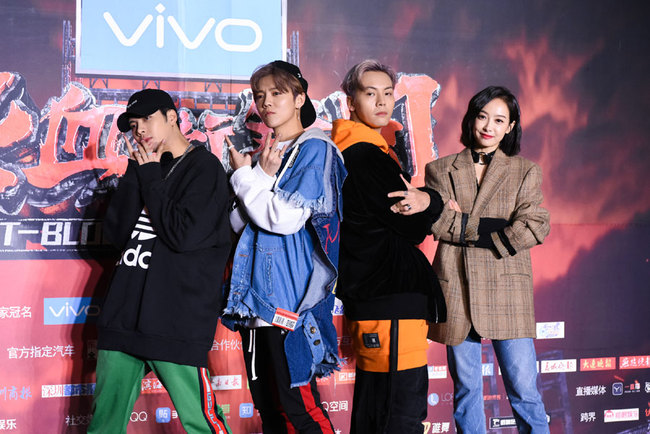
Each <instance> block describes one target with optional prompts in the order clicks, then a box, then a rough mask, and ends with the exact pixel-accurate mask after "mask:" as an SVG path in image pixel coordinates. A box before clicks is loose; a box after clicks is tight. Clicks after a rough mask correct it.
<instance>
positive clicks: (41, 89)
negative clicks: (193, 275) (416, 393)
mask: <svg viewBox="0 0 650 434" xmlns="http://www.w3.org/2000/svg"><path fill="white" fill-rule="evenodd" d="M334 3H335V4H332V5H331V6H328V4H329V3H328V2H323V4H317V3H315V2H306V1H305V2H301V1H297V0H296V1H294V0H245V1H234V0H232V1H226V2H213V1H210V0H193V1H191V2H190V1H188V0H176V1H169V0H156V1H150V0H141V1H138V2H132V1H130V0H116V1H112V2H103V1H100V0H77V2H76V4H75V3H74V2H70V1H64V0H34V1H31V2H18V1H9V2H7V3H3V4H2V5H0V17H2V18H1V19H0V20H1V21H0V35H1V36H2V37H3V39H4V44H5V45H7V46H8V47H10V48H8V49H4V48H3V49H2V50H7V51H2V52H1V53H0V54H2V55H1V56H0V57H1V58H2V59H3V60H2V62H0V327H1V330H2V333H0V431H12V432H20V433H64V432H80V433H83V432H85V431H86V428H87V426H88V424H89V421H90V419H91V417H92V413H91V403H92V395H93V392H94V390H95V366H96V357H97V332H96V329H95V326H94V323H95V320H96V318H97V316H98V315H99V313H100V312H101V305H102V299H103V296H104V294H105V291H106V288H107V285H108V282H109V281H110V276H111V272H112V270H113V267H114V264H115V262H116V260H117V258H118V257H119V252H117V251H115V250H114V249H113V248H112V247H111V246H110V245H109V244H107V242H105V240H104V239H103V236H102V216H103V213H104V210H105V208H106V204H107V199H108V198H110V194H111V192H112V191H113V190H114V189H115V188H116V186H117V183H118V182H119V178H120V177H121V176H122V174H123V173H124V171H125V169H126V164H127V154H126V149H125V142H124V139H123V137H122V136H121V134H120V133H119V131H118V129H117V125H116V119H117V116H119V114H120V113H122V112H123V111H124V108H125V103H126V100H127V99H128V97H129V95H130V94H131V93H133V92H134V91H136V90H139V89H142V88H144V87H151V88H162V89H165V90H167V91H169V92H170V93H171V94H172V95H173V97H174V98H175V100H176V101H177V102H178V103H179V106H181V109H180V117H181V130H182V131H183V133H184V134H185V135H186V137H187V138H188V139H189V140H190V141H191V142H192V143H193V144H195V145H197V146H205V147H206V148H207V149H209V150H210V151H211V152H212V153H213V154H215V155H216V156H217V157H219V159H221V161H222V163H223V165H224V168H225V169H226V170H227V171H229V170H230V167H229V164H228V160H227V149H226V148H225V147H224V138H225V137H226V136H228V137H230V138H231V140H232V141H233V143H234V144H235V146H236V147H237V148H238V149H249V150H255V149H256V148H257V147H258V146H259V144H260V143H261V138H262V137H263V136H264V135H265V134H266V132H267V131H268V129H267V127H266V126H265V125H264V124H263V123H261V121H260V118H259V116H258V114H257V112H256V108H255V105H254V104H253V101H252V96H251V92H250V89H249V86H248V83H247V80H248V77H249V76H250V74H251V72H252V71H253V70H254V69H255V67H256V66H258V65H260V64H263V63H266V62H269V61H272V60H275V59H279V58H285V59H288V60H290V61H293V62H300V64H301V68H302V70H303V72H304V74H305V76H306V78H307V79H308V80H309V81H310V96H311V98H312V100H313V103H314V105H315V107H316V111H317V114H318V119H317V121H316V123H315V124H314V128H321V129H323V130H325V131H326V132H328V133H329V131H330V129H331V125H332V122H333V121H334V120H335V119H338V118H345V117H348V116H349V111H348V108H347V103H346V98H345V95H344V94H343V93H342V92H340V91H338V90H337V89H338V84H339V82H340V80H341V78H342V76H343V75H344V74H345V72H346V71H347V69H348V68H349V67H350V66H351V65H353V64H354V63H356V62H358V61H360V60H362V59H363V58H365V57H377V58H379V59H380V60H382V61H384V62H386V63H391V64H393V65H394V66H395V68H396V69H397V70H399V71H402V72H400V73H399V79H398V83H397V86H396V91H395V94H396V101H397V102H396V106H395V110H394V112H393V120H392V122H391V124H390V125H389V126H388V127H387V128H385V129H384V131H383V132H382V134H383V135H384V137H386V139H387V141H388V142H389V144H390V145H391V146H393V148H394V149H395V151H396V154H397V155H398V157H399V159H400V161H401V163H402V165H403V166H404V168H405V170H407V171H408V172H410V173H411V174H412V175H413V179H414V181H413V183H414V184H416V185H422V184H423V182H424V179H423V168H424V165H425V164H426V163H427V162H429V161H431V160H432V159H435V158H438V157H439V156H444V155H448V154H450V153H454V152H458V151H459V150H460V149H461V145H460V144H459V142H458V136H459V135H460V119H461V118H462V115H463V114H464V111H465V109H466V107H467V101H468V100H469V97H471V95H472V94H474V93H475V92H476V91H478V90H480V89H481V88H482V87H484V86H485V85H487V84H493V82H495V84H497V82H498V84H506V85H507V86H508V87H511V88H512V89H513V90H514V91H515V93H516V94H518V95H520V102H521V105H522V113H523V122H524V134H525V135H524V138H525V139H524V144H523V155H524V156H526V157H527V158H530V159H532V160H534V161H536V162H537V163H538V164H540V165H541V166H542V168H543V171H544V177H545V180H544V192H545V206H546V207H547V208H549V210H550V211H551V215H552V230H551V235H550V236H549V237H548V239H547V241H546V242H545V244H544V245H542V246H538V247H535V248H534V249H533V250H532V256H533V267H534V275H535V288H536V289H535V297H536V310H537V321H538V323H537V335H538V338H537V340H536V348H537V353H538V354H537V356H538V371H539V373H540V375H539V379H538V386H539V389H540V391H541V393H542V395H543V399H544V402H545V405H546V410H547V414H548V418H549V420H550V426H551V432H552V433H574V432H575V433H641V432H643V433H645V432H648V428H649V427H650V422H649V421H650V336H649V329H650V326H649V325H650V323H649V322H648V309H649V307H650V296H649V295H648V283H647V282H648V281H649V278H650V260H649V259H648V258H649V256H650V252H649V251H648V246H649V245H650V231H649V230H648V221H649V217H650V211H649V210H650V199H649V197H650V195H648V194H647V193H648V176H647V167H648V163H649V158H648V156H647V155H648V153H647V152H646V151H647V150H645V149H644V148H643V152H641V150H642V146H645V145H647V133H645V134H643V133H642V132H641V129H640V128H638V126H639V125H642V122H641V123H639V122H636V121H635V119H636V118H635V115H633V113H635V111H634V109H632V108H628V106H629V107H634V106H635V105H634V104H633V103H630V104H626V101H625V100H624V98H623V97H624V96H629V97H630V98H632V102H634V98H635V96H634V95H636V94H637V92H636V91H633V90H632V88H630V87H629V86H628V85H626V84H625V83H627V82H630V81H632V82H634V83H636V85H637V86H639V87H640V89H641V90H642V91H641V92H638V93H639V94H642V95H643V94H645V95H646V96H647V95H648V83H647V79H646V80H645V81H643V79H641V78H639V77H640V76H637V75H635V74H634V73H631V74H632V75H631V77H630V78H629V79H628V81H627V82H626V81H624V80H623V81H621V85H620V86H618V85H617V84H615V83H613V82H608V80H610V79H611V77H609V76H608V75H607V74H608V73H610V72H611V68H610V69H608V68H606V67H604V66H603V65H605V61H604V60H602V59H601V57H607V59H613V60H612V61H613V62H620V63H623V62H626V61H628V60H629V59H641V58H644V59H646V58H647V56H636V54H638V53H637V52H636V51H634V50H632V51H633V52H632V53H630V57H629V59H628V58H627V57H621V56H623V54H620V53H621V51H620V50H619V51H616V53H619V54H617V55H612V54H611V53H612V52H610V51H608V50H616V49H615V48H613V45H612V44H614V43H613V42H611V41H612V40H616V41H618V43H620V44H623V43H624V42H627V41H631V40H634V38H635V37H637V36H638V37H639V38H640V39H643V37H642V36H639V35H641V34H642V33H639V32H642V31H641V30H639V29H640V28H641V27H638V28H637V27H635V26H636V25H637V21H636V20H632V21H630V22H629V23H628V24H627V25H623V24H621V23H622V22H625V20H624V18H629V17H628V15H630V16H635V14H634V13H633V12H628V13H627V14H623V13H622V12H617V13H616V14H614V15H615V17H618V19H613V20H608V19H607V17H608V14H609V12H608V11H605V10H604V9H600V8H596V9H594V10H593V11H591V12H590V13H591V14H592V15H593V17H592V18H593V20H594V21H595V22H598V23H601V22H602V23H613V24H608V25H609V26H610V27H607V26H605V27H604V30H603V32H602V34H600V35H601V36H600V39H591V35H592V33H591V32H592V29H591V27H590V26H588V25H582V24H581V25H576V26H574V27H572V29H573V31H570V30H567V29H566V28H564V27H561V26H558V23H562V21H557V18H555V16H554V15H553V14H551V13H547V12H543V11H542V9H544V8H541V7H540V6H539V5H536V4H531V5H521V4H519V3H518V2H514V1H502V2H498V5H499V7H501V8H505V9H503V10H498V8H497V10H492V9H489V8H487V5H483V4H480V5H479V4H475V5H474V6H471V5H453V6H452V5H443V4H442V3H441V2H429V1H424V0H422V1H406V0H402V1H396V2H391V5H390V6H386V7H385V10H382V9H377V3H376V2H370V1H365V0H364V1H361V2H356V4H355V5H349V4H347V3H346V2H342V1H338V0H337V1H335V2H334ZM557 4H558V7H560V5H562V3H559V2H557ZM337 7H338V9H337ZM566 8H567V9H566V10H564V13H565V15H566V16H568V17H575V18H578V17H579V18H580V19H581V20H584V17H583V16H582V15H581V13H582V12H584V10H581V9H579V8H571V7H568V6H567V7H566ZM486 17H490V20H493V21H494V22H496V23H501V25H496V24H495V25H491V24H489V23H488V20H487V19H486ZM513 22H515V23H519V22H520V23H521V27H518V26H519V24H512V23H513ZM581 22H582V21H581ZM617 23H618V24H617ZM630 23H631V24H630ZM505 24H507V26H506V25H505ZM639 26H640V24H639ZM628 27H630V28H631V29H632V30H630V31H629V32H628V31H627V30H626V29H627V28H628ZM526 28H527V29H529V32H530V33H528V34H527V33H526V32H525V31H524V30H522V29H526ZM558 29H561V30H558ZM579 29H582V31H583V32H584V36H583V37H578V36H576V34H577V32H578V30H579ZM634 29H636V30H634ZM522 35H524V36H522ZM564 40H567V41H569V40H570V41H572V42H571V43H564V42H563V41H564ZM646 40H647V39H646ZM438 44H439V45H440V49H439V50H438V49H437V48H436V46H437V45H438ZM614 45H615V44H614ZM622 46H624V47H629V45H625V44H623V45H622ZM553 47H555V48H557V47H561V48H562V49H561V50H556V49H555V48H553ZM630 50H631V49H630ZM438 51H440V53H441V54H440V53H438ZM646 54H647V53H646ZM612 56H613V57H612ZM616 56H619V57H616ZM645 65H646V66H647V61H646V63H645ZM632 69H633V68H632ZM641 69H642V68H641ZM617 71H619V72H621V73H622V68H621V67H619V68H618V69H617ZM601 76H602V77H601ZM634 80H636V81H634ZM603 82H608V83H610V85H611V87H610V88H609V89H608V90H607V92H605V93H606V94H607V95H606V96H604V97H603V98H602V99H598V98H599V97H598V96H594V94H593V93H592V92H600V91H604V89H589V90H586V89H588V88H589V86H598V85H599V84H601V83H603ZM619 94H620V95H621V96H619ZM576 101H578V102H576ZM603 101H604V102H603ZM641 107H645V108H650V107H648V102H647V101H646V102H645V106H643V104H641ZM595 113H598V114H600V115H601V116H602V117H598V116H594V114H595ZM603 117H604V118H605V119H603ZM622 119H626V120H627V123H624V122H623V123H621V122H618V121H621V120H622ZM621 128H624V129H625V132H621V130H620V129H621ZM434 136H435V140H434ZM621 139H625V140H621ZM612 148H615V149H612ZM606 149H609V150H610V152H608V153H606V152H602V151H603V150H606ZM614 169H615V170H614ZM644 193H645V194H644ZM421 248H422V249H423V250H424V251H425V253H426V254H427V255H428V256H429V257H430V258H432V257H433V254H434V252H435V243H434V242H433V240H432V239H431V237H429V238H428V239H427V240H426V241H425V243H424V244H423V245H422V246H421ZM220 290H221V288H216V287H215V291H220ZM333 314H334V321H335V325H336V327H337V331H338V336H339V338H338V341H339V355H340V358H341V365H340V370H339V371H336V372H335V373H333V374H332V375H331V376H329V377H327V378H322V379H319V380H318V384H319V389H320V392H321V398H322V401H323V405H324V406H325V408H326V409H327V411H328V413H329V415H330V417H331V419H332V422H333V424H334V426H335V428H337V433H346V432H348V431H349V418H350V412H351V409H352V392H353V387H354V380H355V361H354V357H353V353H352V348H351V339H350V336H349V334H348V331H347V328H346V324H345V318H344V312H343V307H342V305H341V304H340V302H338V301H337V304H336V305H335V307H334V311H333ZM215 315H218V312H215ZM429 345H430V346H429V351H428V371H429V380H430V381H429V395H428V416H427V418H426V421H425V423H424V429H423V431H424V433H426V434H429V433H446V432H450V433H452V432H455V427H454V423H453V417H452V409H453V384H452V381H451V378H450V376H449V372H448V368H447V364H446V352H445V348H444V346H442V345H440V344H437V343H434V342H431V343H430V344H429ZM242 351H243V349H242V342H241V337H240V336H239V334H237V333H233V332H230V331H229V330H227V329H226V328H224V327H222V326H221V325H219V327H218V329H217V332H216V334H215V337H214V341H213V345H212V349H211V351H210V354H209V361H210V366H209V368H210V372H211V374H212V386H213V388H214V390H215V395H216V399H217V402H218V403H219V404H220V405H221V407H222V409H223V410H224V413H225V414H226V417H227V419H228V422H229V423H230V425H231V427H232V428H233V432H235V433H254V432H261V423H260V420H259V416H258V414H257V411H256V410H255V408H254V406H253V403H252V400H251V397H250V393H249V391H248V384H247V379H246V373H245V369H244V364H243V356H242ZM483 386H484V392H483V393H484V400H485V410H486V416H487V423H488V427H487V428H488V429H489V430H490V432H493V433H499V432H513V431H514V428H513V427H514V419H513V417H512V410H511V409H510V406H509V404H508V400H507V397H506V394H505V391H504V387H503V382H502V380H501V373H500V371H499V366H498V364H497V362H496V360H495V355H494V352H493V351H492V348H491V346H490V345H489V342H488V341H485V344H484V346H483ZM128 432H129V433H176V432H182V427H181V425H180V422H179V420H178V415H177V413H176V411H175V410H174V406H173V404H172V403H171V401H170V399H169V396H168V395H167V393H166V391H165V389H164V387H163V386H162V384H161V383H160V381H158V379H157V378H156V377H155V376H154V375H152V374H149V375H147V376H146V377H145V378H144V380H143V381H142V386H141V395H140V397H139V398H138V400H137V402H136V404H135V407H134V409H133V413H132V415H131V423H130V424H129V428H128Z"/></svg>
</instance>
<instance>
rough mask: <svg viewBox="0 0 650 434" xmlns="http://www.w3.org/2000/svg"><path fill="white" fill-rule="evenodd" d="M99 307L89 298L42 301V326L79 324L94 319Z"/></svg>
mask: <svg viewBox="0 0 650 434" xmlns="http://www.w3.org/2000/svg"><path fill="white" fill-rule="evenodd" d="M99 312H100V309H99V305H97V304H95V303H94V302H93V299H92V298H91V297H66V298H45V299H43V324H45V325H59V324H79V323H85V322H86V321H88V322H90V320H94V319H96V317H97V316H98V315H99Z"/></svg>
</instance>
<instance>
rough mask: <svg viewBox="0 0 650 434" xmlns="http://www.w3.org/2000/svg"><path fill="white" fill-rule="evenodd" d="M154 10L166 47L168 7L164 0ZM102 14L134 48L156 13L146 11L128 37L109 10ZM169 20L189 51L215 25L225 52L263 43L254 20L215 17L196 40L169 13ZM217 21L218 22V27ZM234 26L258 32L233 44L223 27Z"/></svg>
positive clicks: (159, 35)
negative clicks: (245, 41)
mask: <svg viewBox="0 0 650 434" xmlns="http://www.w3.org/2000/svg"><path fill="white" fill-rule="evenodd" d="M155 9H156V11H157V12H158V15H157V16H156V25H155V26H156V47H158V48H163V47H164V46H165V17H164V16H163V15H162V13H163V12H164V11H165V10H166V8H165V6H163V4H162V3H158V4H157V5H156V7H155ZM103 17H104V20H105V21H106V23H107V24H108V26H109V27H110V29H111V31H112V32H113V34H114V35H115V37H116V38H117V40H118V41H119V42H120V44H122V45H124V46H125V47H132V46H133V45H135V44H136V43H137V42H138V41H139V40H140V38H141V37H142V35H143V34H144V32H146V31H147V29H148V28H149V25H150V24H151V23H152V22H153V15H151V14H147V15H146V16H145V17H144V18H143V19H142V21H141V22H140V24H139V25H138V27H137V28H136V29H135V31H134V32H133V34H132V35H131V36H129V37H127V36H126V35H125V34H124V31H122V28H121V27H120V26H119V24H118V23H117V21H115V18H113V15H111V13H110V12H108V11H106V12H104V14H103ZM167 23H169V26H170V27H171V28H172V30H173V31H174V33H175V34H176V37H177V38H178V40H179V41H180V42H181V43H182V44H183V46H184V47H185V48H187V49H188V50H194V49H196V48H198V47H199V46H200V45H201V44H202V43H203V41H204V40H205V38H206V37H207V36H208V34H209V33H210V31H211V30H212V28H213V27H214V31H213V32H212V33H213V34H214V39H215V41H216V42H217V44H218V45H219V46H220V47H221V48H223V49H224V50H226V51H239V52H243V53H250V52H251V51H255V50H257V49H258V48H259V46H260V45H262V29H261V27H260V26H259V25H258V24H257V23H256V22H255V21H253V20H249V19H241V18H226V19H223V20H221V21H219V22H218V23H217V20H216V19H214V18H208V20H207V21H206V22H205V24H203V27H201V30H200V31H199V33H198V34H197V35H196V37H195V38H194V39H193V40H190V38H189V37H188V36H187V33H186V32H185V30H184V29H183V28H182V27H181V25H180V24H179V23H178V21H177V20H176V18H175V17H174V16H172V15H168V16H167ZM215 23H217V25H216V26H215ZM231 26H232V27H244V28H248V29H250V30H252V31H253V34H254V35H255V37H254V39H253V42H251V43H249V44H230V43H228V42H226V41H225V40H224V38H223V33H224V29H226V28H228V27H231Z"/></svg>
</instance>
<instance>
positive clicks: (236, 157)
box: [226, 136, 253, 170]
mask: <svg viewBox="0 0 650 434" xmlns="http://www.w3.org/2000/svg"><path fill="white" fill-rule="evenodd" d="M226 142H227V143H228V152H229V153H230V167H232V168H233V170H237V169H239V168H240V167H244V166H250V165H251V164H252V161H253V159H252V158H251V156H250V154H248V153H246V154H242V153H241V152H239V151H238V150H237V149H235V146H234V145H233V144H232V142H231V141H230V139H229V138H228V136H226Z"/></svg>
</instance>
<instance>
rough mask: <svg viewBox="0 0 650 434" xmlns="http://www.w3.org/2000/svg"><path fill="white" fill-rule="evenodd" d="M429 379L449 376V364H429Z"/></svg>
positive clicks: (440, 378)
mask: <svg viewBox="0 0 650 434" xmlns="http://www.w3.org/2000/svg"><path fill="white" fill-rule="evenodd" d="M427 370H428V371H429V380H442V379H445V378H447V365H441V366H435V365H434V366H427Z"/></svg>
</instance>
